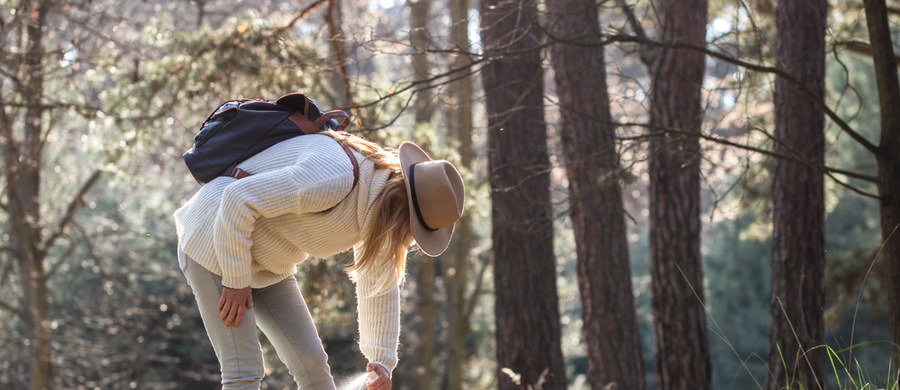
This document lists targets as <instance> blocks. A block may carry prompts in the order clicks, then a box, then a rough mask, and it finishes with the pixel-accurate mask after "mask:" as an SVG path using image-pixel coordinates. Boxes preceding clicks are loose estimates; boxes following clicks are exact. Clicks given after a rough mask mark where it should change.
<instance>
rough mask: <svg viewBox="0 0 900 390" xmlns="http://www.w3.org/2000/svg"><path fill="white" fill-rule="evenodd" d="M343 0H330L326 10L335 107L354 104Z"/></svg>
mask: <svg viewBox="0 0 900 390" xmlns="http://www.w3.org/2000/svg"><path fill="white" fill-rule="evenodd" d="M341 4H342V0H328V9H327V10H326V12H325V23H326V24H327V25H328V41H329V45H330V46H331V57H332V59H333V63H334V67H335V68H334V73H333V75H332V77H331V80H332V84H333V85H332V87H333V88H334V91H333V92H334V105H335V107H341V108H344V107H350V106H352V105H353V91H352V89H351V88H350V75H349V74H348V69H347V68H348V66H347V65H348V64H347V53H346V52H345V48H344V34H343V29H342V25H343V18H344V15H343V11H342V7H341Z"/></svg>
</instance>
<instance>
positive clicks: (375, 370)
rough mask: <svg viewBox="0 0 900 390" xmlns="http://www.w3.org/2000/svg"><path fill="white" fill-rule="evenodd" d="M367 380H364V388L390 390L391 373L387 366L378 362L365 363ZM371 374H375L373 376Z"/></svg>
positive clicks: (367, 389)
mask: <svg viewBox="0 0 900 390" xmlns="http://www.w3.org/2000/svg"><path fill="white" fill-rule="evenodd" d="M366 371H367V372H368V373H369V380H367V381H366V390H391V373H390V372H388V370H387V368H384V366H382V365H380V364H378V363H369V364H367V365H366ZM372 374H375V376H374V378H373V377H372Z"/></svg>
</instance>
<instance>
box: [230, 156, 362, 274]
mask: <svg viewBox="0 0 900 390" xmlns="http://www.w3.org/2000/svg"><path fill="white" fill-rule="evenodd" d="M345 159H346V157H345ZM335 165H338V167H330V166H329V164H327V161H326V163H324V164H323V163H321V161H320V164H316V163H315V161H313V162H305V163H298V164H295V165H290V166H287V167H284V168H281V169H276V170H272V171H269V172H265V173H260V174H257V175H253V176H250V177H247V178H244V179H241V180H237V181H235V182H234V183H231V184H229V185H228V186H227V187H226V188H225V191H224V193H223V194H222V200H221V204H220V205H219V210H218V213H217V214H216V220H215V226H214V227H213V229H214V236H213V240H214V243H213V245H214V247H215V251H216V256H217V258H218V260H219V265H220V266H221V269H222V285H223V286H225V287H230V288H243V287H247V286H249V285H250V277H251V270H252V268H251V264H252V257H251V253H250V247H251V245H252V241H251V236H252V233H253V227H254V224H255V222H256V220H257V219H258V218H274V217H277V216H280V215H284V214H287V213H304V212H318V211H322V210H326V209H328V208H329V207H332V206H334V205H336V204H337V203H338V202H340V200H341V199H343V198H344V197H345V196H346V195H347V193H348V192H349V191H350V188H351V187H352V182H353V176H352V173H350V174H348V172H347V171H346V170H341V169H338V168H339V167H340V165H339V164H335ZM347 165H349V162H348V163H347Z"/></svg>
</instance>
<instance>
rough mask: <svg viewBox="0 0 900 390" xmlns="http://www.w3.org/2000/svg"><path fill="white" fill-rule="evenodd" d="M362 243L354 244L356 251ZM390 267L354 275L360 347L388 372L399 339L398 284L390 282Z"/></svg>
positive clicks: (393, 360) (395, 356)
mask: <svg viewBox="0 0 900 390" xmlns="http://www.w3.org/2000/svg"><path fill="white" fill-rule="evenodd" d="M361 249H362V248H361V247H360V246H357V247H356V248H354V252H355V253H356V254H359V253H360V252H361ZM393 271H394V270H393V269H391V268H390V267H388V266H382V267H380V269H376V270H368V271H361V272H359V273H358V274H357V277H356V303H357V313H358V315H359V348H360V350H361V351H362V353H363V355H365V356H366V359H367V360H368V361H369V362H370V363H378V364H380V365H382V366H384V367H385V368H386V369H387V371H388V374H390V371H391V370H393V369H394V367H396V366H397V346H398V344H399V342H400V286H399V285H398V284H397V283H390V282H387V284H385V283H386V282H385V281H386V280H391V276H392V273H393Z"/></svg>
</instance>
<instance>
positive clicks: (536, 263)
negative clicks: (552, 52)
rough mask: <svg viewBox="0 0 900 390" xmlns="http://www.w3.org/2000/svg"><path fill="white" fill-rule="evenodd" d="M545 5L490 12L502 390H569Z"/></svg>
mask: <svg viewBox="0 0 900 390" xmlns="http://www.w3.org/2000/svg"><path fill="white" fill-rule="evenodd" d="M536 5H537V4H536V2H535V1H534V0H523V1H520V2H504V1H498V0H486V1H483V2H482V3H481V20H482V26H483V28H482V30H481V41H482V44H483V46H484V51H485V54H486V55H488V56H490V57H491V58H492V59H491V61H490V63H489V64H487V65H486V66H485V68H484V70H483V81H484V90H485V97H486V103H487V113H488V168H489V172H490V176H489V180H490V184H491V213H492V216H491V217H492V237H493V249H494V290H495V298H496V307H495V313H496V341H497V364H498V374H497V375H498V382H499V388H500V389H522V390H524V389H527V388H535V389H537V388H540V389H544V390H547V389H565V387H566V374H565V365H564V364H563V359H562V349H561V346H560V323H559V303H558V298H557V292H556V278H555V275H556V261H555V259H554V256H553V224H552V220H551V212H550V163H549V157H548V151H547V132H546V126H545V124H544V108H543V96H542V95H543V88H544V87H543V82H542V67H541V57H540V53H539V52H538V51H537V50H528V49H531V48H534V47H536V46H537V45H538V38H537V27H536V26H535V24H536V22H537V10H536V8H537V7H536ZM511 51H515V52H517V53H518V54H515V55H509V54H508V53H509V52H511Z"/></svg>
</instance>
